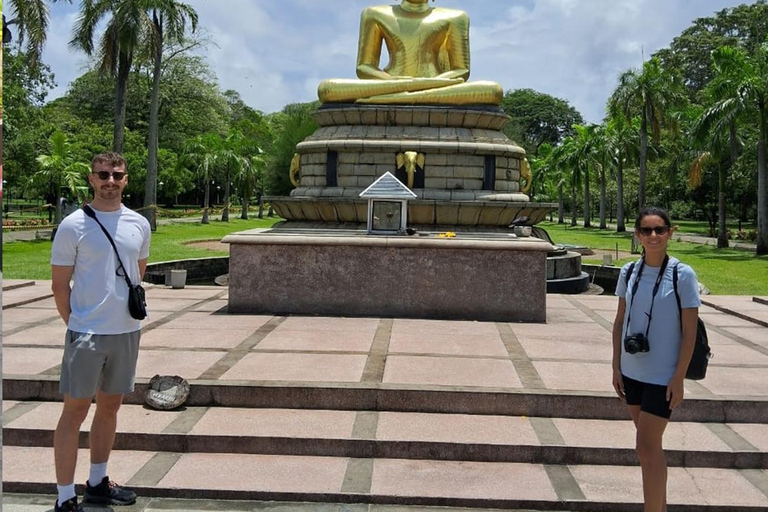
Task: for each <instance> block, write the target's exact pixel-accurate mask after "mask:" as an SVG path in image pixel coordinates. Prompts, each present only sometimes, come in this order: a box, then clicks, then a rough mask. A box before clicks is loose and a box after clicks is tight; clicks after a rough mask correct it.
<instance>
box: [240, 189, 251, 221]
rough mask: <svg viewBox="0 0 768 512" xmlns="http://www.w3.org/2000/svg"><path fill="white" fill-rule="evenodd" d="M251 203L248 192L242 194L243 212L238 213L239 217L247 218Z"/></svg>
mask: <svg viewBox="0 0 768 512" xmlns="http://www.w3.org/2000/svg"><path fill="white" fill-rule="evenodd" d="M250 205H251V198H250V194H243V212H242V213H241V214H240V218H241V219H243V220H248V208H249V207H250Z"/></svg>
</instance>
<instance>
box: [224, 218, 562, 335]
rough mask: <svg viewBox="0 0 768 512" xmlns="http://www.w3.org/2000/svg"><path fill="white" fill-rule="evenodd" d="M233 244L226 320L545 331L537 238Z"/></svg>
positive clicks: (355, 237)
mask: <svg viewBox="0 0 768 512" xmlns="http://www.w3.org/2000/svg"><path fill="white" fill-rule="evenodd" d="M224 242H225V243H229V244H230V263H229V283H230V284H229V312H230V313H272V314H306V315H312V314H319V315H338V316H391V317H397V318H450V319H470V320H484V321H500V322H545V321H546V287H547V284H546V255H547V252H548V251H550V250H552V246H551V245H550V244H549V243H547V242H544V241H542V240H539V239H537V238H513V237H512V236H511V235H487V236H481V235H466V236H464V235H463V234H462V235H460V236H458V237H456V238H437V237H436V236H435V235H431V236H427V237H423V236H418V235H417V236H412V237H405V236H403V237H387V236H375V235H365V234H364V232H358V231H348V232H338V231H336V232H330V231H328V232H323V231H321V230H297V231H295V232H291V230H289V229H281V230H272V231H269V232H264V231H245V232H241V233H235V234H232V235H229V236H227V237H226V238H224Z"/></svg>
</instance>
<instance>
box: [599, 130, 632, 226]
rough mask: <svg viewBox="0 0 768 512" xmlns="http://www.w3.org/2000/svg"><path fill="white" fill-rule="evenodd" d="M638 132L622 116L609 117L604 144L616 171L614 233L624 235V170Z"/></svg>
mask: <svg viewBox="0 0 768 512" xmlns="http://www.w3.org/2000/svg"><path fill="white" fill-rule="evenodd" d="M637 135H638V130H637V126H636V124H635V123H631V122H627V120H626V119H625V118H624V117H623V116H609V117H608V122H607V125H606V143H607V146H608V147H607V150H608V153H609V155H610V162H611V165H612V166H613V168H614V169H615V170H616V232H617V233H624V232H625V231H626V230H627V227H626V220H625V219H626V214H625V210H624V169H625V166H626V165H627V163H629V162H630V161H632V158H633V157H635V156H636V153H637V144H635V141H636V140H637Z"/></svg>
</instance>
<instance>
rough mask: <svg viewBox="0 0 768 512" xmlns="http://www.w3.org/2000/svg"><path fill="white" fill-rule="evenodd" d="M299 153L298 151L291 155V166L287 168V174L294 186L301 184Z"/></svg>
mask: <svg viewBox="0 0 768 512" xmlns="http://www.w3.org/2000/svg"><path fill="white" fill-rule="evenodd" d="M300 172H301V155H300V154H298V153H295V154H294V155H293V158H291V167H290V169H289V170H288V175H289V176H290V178H291V184H292V185H293V186H294V187H298V186H300V185H301V174H300Z"/></svg>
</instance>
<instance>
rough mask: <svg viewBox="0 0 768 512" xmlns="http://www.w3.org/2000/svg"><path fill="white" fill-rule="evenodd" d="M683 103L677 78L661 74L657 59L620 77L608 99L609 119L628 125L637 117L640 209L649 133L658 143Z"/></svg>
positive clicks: (680, 84) (643, 189)
mask: <svg viewBox="0 0 768 512" xmlns="http://www.w3.org/2000/svg"><path fill="white" fill-rule="evenodd" d="M684 99H685V94H684V93H683V86H682V83H681V81H680V79H679V77H678V76H677V75H675V74H672V73H670V72H667V71H665V70H663V69H662V68H661V63H660V61H659V59H658V58H657V57H654V58H652V59H651V60H649V61H647V62H645V63H644V64H643V68H642V69H641V70H637V69H630V70H627V71H625V72H624V73H622V74H621V76H620V77H619V85H618V86H617V87H616V90H615V91H614V92H613V94H612V96H611V98H610V99H609V110H610V112H611V114H612V115H614V116H618V115H621V116H623V117H624V118H625V119H626V120H627V121H628V122H631V121H632V118H634V117H635V116H636V115H638V114H639V115H640V183H639V186H638V193H637V200H638V207H639V208H640V209H642V208H643V207H644V206H645V188H646V187H645V183H646V174H647V160H648V136H649V130H650V135H651V137H652V138H653V140H654V141H656V142H658V141H659V139H660V137H661V128H662V126H663V125H664V123H665V120H666V119H667V114H668V112H669V110H670V108H671V107H672V106H673V105H675V104H677V103H680V102H683V101H684Z"/></svg>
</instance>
